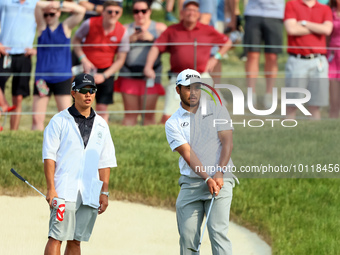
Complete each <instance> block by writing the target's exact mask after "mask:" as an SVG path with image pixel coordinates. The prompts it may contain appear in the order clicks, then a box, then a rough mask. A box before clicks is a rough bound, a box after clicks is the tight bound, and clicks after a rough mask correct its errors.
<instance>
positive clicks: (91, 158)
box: [43, 74, 117, 255]
mask: <svg viewBox="0 0 340 255" xmlns="http://www.w3.org/2000/svg"><path fill="white" fill-rule="evenodd" d="M96 91H97V86H96V84H95V83H94V78H93V77H92V76H91V75H89V74H79V75H77V76H76V77H75V79H74V81H73V83H72V91H71V95H72V97H73V100H74V104H73V105H72V106H71V107H69V108H68V109H65V110H63V111H61V112H60V113H58V114H56V115H55V116H54V117H53V118H52V119H51V121H50V123H49V124H48V126H47V127H46V128H45V132H44V142H43V160H44V171H45V177H46V183H47V194H46V200H47V202H48V203H49V204H50V206H51V203H52V199H53V198H54V197H59V198H62V199H64V200H65V204H66V205H65V213H64V219H63V221H58V220H57V219H56V216H58V215H56V213H57V211H56V209H54V208H53V209H51V216H50V223H49V233H48V238H49V240H48V242H47V245H46V248H45V255H46V254H60V246H61V242H62V241H67V245H66V250H65V254H80V242H81V241H88V240H89V238H90V236H91V232H92V229H93V226H94V223H95V221H96V218H97V214H98V213H99V214H101V213H103V212H105V210H106V208H107V206H108V196H109V192H108V185H109V177H110V168H111V167H116V166H117V164H116V157H115V148H114V145H113V142H112V138H111V134H110V130H109V127H108V125H107V123H106V122H105V120H104V119H103V118H102V117H100V116H99V115H97V114H96V113H95V112H94V110H93V109H92V107H91V105H92V103H93V102H94V99H95V94H96Z"/></svg>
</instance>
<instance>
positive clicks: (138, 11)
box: [132, 9, 148, 14]
mask: <svg viewBox="0 0 340 255" xmlns="http://www.w3.org/2000/svg"><path fill="white" fill-rule="evenodd" d="M147 11H148V9H142V10H137V9H135V10H133V11H132V12H133V14H138V13H140V12H141V13H143V14H145V13H146V12H147Z"/></svg>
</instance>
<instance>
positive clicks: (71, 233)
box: [48, 193, 98, 242]
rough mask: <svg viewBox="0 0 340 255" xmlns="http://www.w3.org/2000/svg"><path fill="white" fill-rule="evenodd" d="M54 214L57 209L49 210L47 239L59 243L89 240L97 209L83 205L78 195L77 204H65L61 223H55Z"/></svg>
mask: <svg viewBox="0 0 340 255" xmlns="http://www.w3.org/2000/svg"><path fill="white" fill-rule="evenodd" d="M56 213H57V209H54V208H53V209H51V215H50V222H49V232H48V237H52V238H53V239H56V240H59V241H68V240H77V241H85V242H87V241H88V240H89V239H90V236H91V234H92V230H93V226H94V223H95V222H96V219H97V215H98V209H96V208H93V207H90V206H87V205H83V204H82V199H81V195H80V193H79V194H78V198H77V202H67V201H66V202H65V214H64V220H63V221H61V222H59V221H57V219H56Z"/></svg>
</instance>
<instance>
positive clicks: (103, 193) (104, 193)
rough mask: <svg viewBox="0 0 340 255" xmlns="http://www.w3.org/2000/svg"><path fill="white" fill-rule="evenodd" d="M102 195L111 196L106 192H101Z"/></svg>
mask: <svg viewBox="0 0 340 255" xmlns="http://www.w3.org/2000/svg"><path fill="white" fill-rule="evenodd" d="M100 194H102V195H106V196H107V197H109V195H110V192H104V191H102V192H100Z"/></svg>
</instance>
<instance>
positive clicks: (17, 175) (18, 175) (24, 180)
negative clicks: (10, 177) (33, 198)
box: [11, 168, 46, 198]
mask: <svg viewBox="0 0 340 255" xmlns="http://www.w3.org/2000/svg"><path fill="white" fill-rule="evenodd" d="M11 172H12V174H14V175H15V176H16V177H18V178H19V179H20V180H22V181H23V182H24V183H26V184H27V185H28V186H30V187H31V188H33V189H35V191H37V192H38V193H39V194H40V195H42V196H43V197H44V198H46V196H45V195H44V194H43V193H41V192H40V191H39V190H38V189H36V188H35V187H34V186H33V185H32V184H30V183H29V182H28V181H27V180H26V179H25V178H23V177H22V176H21V175H20V174H18V173H17V172H16V171H15V170H14V169H13V168H12V169H11Z"/></svg>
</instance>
